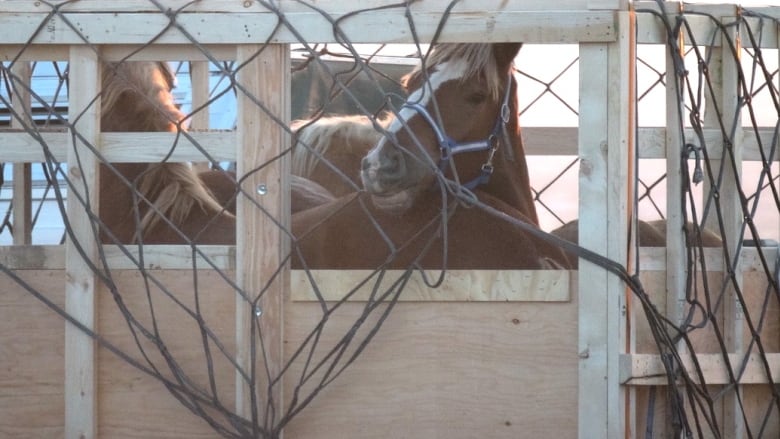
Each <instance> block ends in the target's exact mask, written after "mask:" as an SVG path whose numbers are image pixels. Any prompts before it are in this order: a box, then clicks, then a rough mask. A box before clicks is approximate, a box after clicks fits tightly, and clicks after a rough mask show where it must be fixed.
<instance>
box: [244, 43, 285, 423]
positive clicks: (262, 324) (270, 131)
mask: <svg viewBox="0 0 780 439" xmlns="http://www.w3.org/2000/svg"><path fill="white" fill-rule="evenodd" d="M236 60H237V66H238V68H239V69H240V70H239V71H238V78H239V79H238V82H239V84H240V87H241V89H239V90H237V93H238V139H239V145H238V148H239V150H238V155H237V157H238V163H237V171H238V176H239V178H240V179H241V178H243V182H242V189H243V190H244V191H246V194H247V195H244V196H241V197H239V199H238V204H237V218H238V223H237V228H238V230H237V242H236V258H237V261H238V262H237V269H238V273H237V277H238V282H239V285H241V287H242V288H243V290H244V291H245V292H246V294H248V295H249V300H250V301H252V300H254V299H255V298H256V297H258V295H259V294H262V296H261V299H260V300H259V301H258V302H257V304H256V306H253V304H252V303H251V302H248V301H247V300H246V298H244V297H241V296H240V295H239V296H237V297H236V341H237V356H238V364H239V365H240V366H241V367H242V368H244V369H245V371H246V372H247V373H251V371H253V370H256V373H255V379H256V383H255V385H256V387H255V388H251V387H250V386H249V383H248V382H247V380H245V379H244V377H242V376H241V375H240V374H239V375H237V376H236V405H237V412H238V413H239V414H241V415H242V416H246V417H248V418H249V419H252V420H253V421H255V422H258V423H259V424H260V426H261V427H264V428H266V429H270V428H271V427H272V426H273V424H274V423H275V421H278V419H279V417H280V415H281V413H282V410H283V409H284V405H283V401H282V382H281V379H278V378H279V373H280V371H281V366H282V361H283V356H282V329H283V327H282V324H283V321H282V311H283V304H284V300H285V295H286V291H287V289H288V287H289V270H288V269H287V268H286V269H284V270H282V271H281V272H280V273H278V274H277V273H276V272H277V269H278V267H279V266H280V264H281V263H282V260H283V259H284V258H285V257H286V255H287V253H288V248H289V243H288V242H287V239H286V236H285V235H284V234H283V233H282V230H280V228H279V226H278V225H277V224H276V223H274V221H273V219H276V220H278V221H279V222H280V224H282V226H288V225H289V215H290V213H289V212H290V208H289V182H288V179H289V162H288V161H287V160H286V159H280V158H278V156H279V154H280V152H281V151H282V150H284V149H286V148H287V146H288V145H289V143H290V140H289V136H288V135H287V133H286V131H285V130H284V127H283V126H280V125H279V124H278V123H277V122H276V121H274V120H273V118H272V117H271V115H269V114H267V113H266V112H265V111H264V110H263V109H262V108H261V106H260V105H259V104H258V102H259V103H260V104H262V105H263V106H264V107H265V108H266V109H268V111H270V113H271V114H272V115H273V116H275V117H277V118H279V119H280V120H281V121H282V123H284V124H287V123H288V122H289V119H290V100H289V96H290V53H289V46H288V45H281V44H280V45H268V46H265V47H263V46H260V45H241V46H239V47H238V48H237V57H236ZM246 197H252V201H254V202H256V203H258V204H259V205H260V206H262V208H263V209H264V211H263V210H261V209H259V208H258V207H257V206H256V205H255V204H254V203H253V202H252V201H250V200H249V199H247V198H246ZM274 275H276V277H275V278H273V277H272V276H274ZM253 319H254V321H255V322H257V323H258V328H257V329H254V337H253V335H252V334H253V328H254V326H253V324H252V323H253ZM258 335H259V337H261V338H262V342H261V341H260V340H259V339H258V338H257V336H258ZM253 344H254V347H255V348H256V349H257V352H258V353H257V356H256V358H251V355H250V354H251V350H252V347H253ZM261 349H262V350H264V351H265V355H263V351H262V350H261ZM253 361H254V364H253V363H252V362H253ZM269 379H270V381H271V382H269ZM253 392H254V395H255V396H257V398H258V404H257V405H255V406H253V405H252V404H251V400H252V396H253ZM275 433H276V434H281V432H275Z"/></svg>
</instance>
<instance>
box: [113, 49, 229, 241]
mask: <svg viewBox="0 0 780 439" xmlns="http://www.w3.org/2000/svg"><path fill="white" fill-rule="evenodd" d="M101 81H102V92H101V119H100V125H101V130H102V131H104V132H112V131H121V132H144V131H165V132H177V131H179V130H183V129H184V128H183V121H184V120H185V119H186V118H185V115H184V114H183V113H182V112H181V111H180V110H179V109H178V107H177V106H176V104H175V102H174V98H173V94H172V93H171V90H172V89H173V86H174V77H173V74H172V72H171V71H170V69H169V67H168V65H167V63H162V62H147V61H133V62H119V63H113V62H104V63H103V64H102V75H101ZM99 185H100V191H99V192H100V195H99V209H98V210H99V214H98V215H99V218H100V219H101V221H102V223H103V227H102V228H101V241H102V242H103V243H121V244H130V243H136V242H143V243H146V244H177V243H190V242H192V243H197V244H232V243H234V242H235V217H234V216H233V215H231V214H230V213H228V212H226V211H225V209H223V207H222V206H221V205H220V204H219V203H218V202H217V201H216V200H215V199H214V197H213V196H212V195H211V192H210V190H209V189H208V187H206V185H205V184H204V183H203V181H202V180H201V179H200V178H198V175H197V173H196V172H195V171H194V170H193V169H192V167H191V165H190V164H189V163H172V162H165V163H111V164H107V163H103V164H101V165H100V169H99Z"/></svg>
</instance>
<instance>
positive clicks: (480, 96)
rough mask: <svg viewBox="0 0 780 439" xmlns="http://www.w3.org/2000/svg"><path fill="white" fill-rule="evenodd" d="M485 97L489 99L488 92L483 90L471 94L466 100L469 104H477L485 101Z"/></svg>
mask: <svg viewBox="0 0 780 439" xmlns="http://www.w3.org/2000/svg"><path fill="white" fill-rule="evenodd" d="M485 99H487V94H486V93H483V92H477V93H472V94H470V95H469V96H468V97H467V98H466V101H468V103H469V104H472V105H477V104H481V103H483V102H485Z"/></svg>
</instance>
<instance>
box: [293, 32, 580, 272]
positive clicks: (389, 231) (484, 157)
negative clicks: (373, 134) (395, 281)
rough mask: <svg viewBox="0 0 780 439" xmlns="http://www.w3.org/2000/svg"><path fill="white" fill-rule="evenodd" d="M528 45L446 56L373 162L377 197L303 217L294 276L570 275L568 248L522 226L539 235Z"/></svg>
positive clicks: (437, 52)
mask: <svg viewBox="0 0 780 439" xmlns="http://www.w3.org/2000/svg"><path fill="white" fill-rule="evenodd" d="M520 46H521V44H440V45H436V46H434V47H433V50H432V52H431V53H430V55H429V56H428V57H427V59H426V60H425V61H426V62H425V63H423V64H422V65H421V66H420V67H419V68H417V69H415V70H414V71H413V72H412V73H410V74H409V75H408V76H407V77H406V78H405V85H406V87H407V89H408V90H409V91H411V93H410V94H409V98H408V100H407V101H406V103H405V104H403V105H402V106H401V109H400V111H398V112H397V113H396V114H394V116H395V117H393V118H391V120H390V122H389V124H388V125H387V129H386V130H384V132H383V134H384V135H383V136H382V137H381V138H380V140H379V141H378V142H377V144H376V146H375V147H374V148H372V149H371V150H370V151H369V152H368V154H367V155H366V156H365V157H364V158H363V159H362V161H361V164H360V178H361V181H362V183H363V187H364V189H365V192H361V193H358V194H348V195H345V196H342V197H341V198H339V199H337V200H336V201H333V202H331V203H326V204H325V205H322V206H319V207H316V208H314V209H311V210H308V211H304V212H299V213H297V214H295V215H293V224H292V225H293V235H294V236H295V237H296V238H297V239H296V240H295V242H294V246H295V249H296V251H297V252H298V257H297V258H293V266H294V267H296V266H305V267H310V268H368V267H373V268H377V267H378V266H382V267H389V268H404V267H408V266H409V264H418V265H420V266H423V267H432V268H437V267H444V266H446V267H447V268H456V267H457V268H563V267H566V266H567V264H568V261H567V260H566V257H565V255H564V254H563V252H562V251H561V250H560V249H558V248H557V247H555V246H554V245H552V244H548V243H547V241H545V240H543V239H540V238H538V237H536V236H534V234H530V233H526V231H525V230H523V228H522V227H518V226H517V224H516V221H519V222H522V223H524V224H525V226H526V227H531V228H535V229H537V230H538V217H537V214H536V209H535V206H534V203H533V197H532V194H531V190H530V183H529V179H528V169H527V164H526V160H525V154H524V151H523V145H522V140H521V137H520V127H519V123H518V117H517V114H518V113H517V109H518V105H517V96H516V92H517V84H516V82H515V78H514V76H513V71H514V64H513V60H514V58H515V56H516V55H517V53H518V51H519V50H520ZM469 200H476V201H478V202H479V203H482V204H485V205H487V206H489V207H492V208H494V210H495V211H499V212H503V213H502V215H504V217H502V218H499V217H497V216H494V215H492V214H491V213H488V212H486V211H484V210H482V209H480V208H476V207H475V208H470V207H469V206H471V205H473V204H479V203H471V202H469ZM508 219H510V221H507V220H508ZM512 220H514V221H515V222H513V221H512Z"/></svg>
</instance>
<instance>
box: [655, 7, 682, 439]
mask: <svg viewBox="0 0 780 439" xmlns="http://www.w3.org/2000/svg"><path fill="white" fill-rule="evenodd" d="M677 6H678V8H679V7H680V6H681V5H677ZM667 7H671V5H667ZM668 12H669V13H670V14H671V13H673V12H672V11H668ZM675 12H680V11H679V10H678V11H675ZM677 38H678V40H677V44H676V46H675V47H674V48H672V47H667V48H666V51H665V53H666V138H665V144H666V291H665V295H664V296H663V297H664V298H665V306H664V308H665V315H666V317H667V318H668V319H669V320H670V321H671V322H673V323H674V324H675V325H680V324H681V323H682V321H683V319H684V317H685V307H686V303H687V298H686V272H687V270H686V267H687V266H688V265H687V263H686V260H687V253H686V241H685V236H683V235H684V234H683V225H684V223H685V220H686V218H685V216H684V215H683V207H684V205H685V203H686V200H685V199H683V185H684V182H683V178H685V176H683V173H682V162H683V158H682V152H683V148H684V144H685V141H684V138H683V136H684V133H683V126H684V121H685V114H686V113H685V103H684V102H683V101H681V100H680V97H681V96H684V87H685V84H684V82H683V80H682V78H679V77H678V76H677V72H678V69H677V65H676V63H677V62H679V61H680V60H682V59H683V58H682V57H683V56H684V53H685V52H684V47H683V45H684V39H683V38H684V36H683V34H682V32H679V33H678V34H677ZM670 44H672V42H667V45H670ZM671 50H675V52H676V53H675V54H674V55H673V54H672V53H671ZM676 349H677V350H678V352H680V353H683V352H686V351H687V349H686V345H685V343H684V342H682V341H680V342H679V343H677V346H676ZM661 354H662V355H663V354H665V353H664V352H661ZM665 390H666V392H673V391H674V389H673V388H666V389H665ZM668 394H669V393H667V395H668ZM667 401H669V398H667ZM671 409H672V407H671V406H670V405H668V404H667V406H666V419H667V422H666V427H667V431H666V432H665V433H666V434H668V435H672V434H673V431H672V422H671V419H672V416H674V415H673V414H672V413H671Z"/></svg>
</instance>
